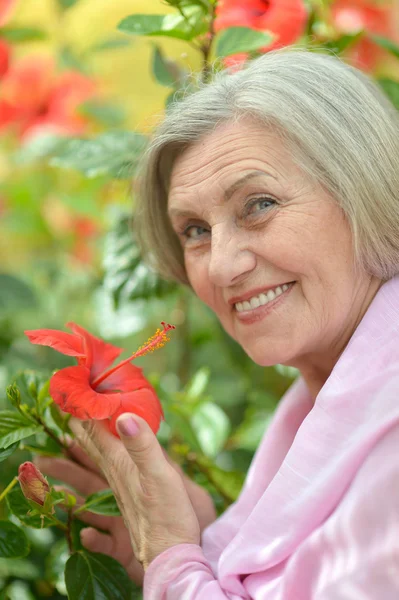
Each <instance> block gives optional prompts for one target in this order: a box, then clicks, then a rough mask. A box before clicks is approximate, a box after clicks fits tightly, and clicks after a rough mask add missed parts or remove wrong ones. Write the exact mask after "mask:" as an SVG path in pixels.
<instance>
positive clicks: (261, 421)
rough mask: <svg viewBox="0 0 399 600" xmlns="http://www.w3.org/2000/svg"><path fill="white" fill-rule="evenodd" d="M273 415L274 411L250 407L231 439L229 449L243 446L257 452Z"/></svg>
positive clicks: (242, 447)
mask: <svg viewBox="0 0 399 600" xmlns="http://www.w3.org/2000/svg"><path fill="white" fill-rule="evenodd" d="M272 417H273V412H272V411H261V410H257V409H254V408H252V407H249V408H248V409H247V411H246V415H245V419H244V421H243V422H242V423H241V424H240V425H239V427H238V428H237V429H236V430H235V432H234V435H233V436H231V438H230V439H229V449H231V448H241V449H244V450H248V451H249V452H255V450H256V449H257V447H258V446H259V443H260V441H261V440H262V438H263V436H264V433H265V431H266V429H267V427H268V425H269V423H270V421H271V419H272Z"/></svg>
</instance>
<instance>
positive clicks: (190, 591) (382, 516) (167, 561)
mask: <svg viewBox="0 0 399 600" xmlns="http://www.w3.org/2000/svg"><path fill="white" fill-rule="evenodd" d="M398 449H399V427H395V428H394V429H392V430H391V431H390V432H389V433H388V434H386V435H385V436H384V438H383V439H382V440H381V441H380V442H379V444H378V445H377V446H376V447H375V448H374V450H373V451H372V452H371V454H370V455H369V457H368V458H367V459H366V461H365V462H364V463H363V465H362V466H361V468H360V469H359V471H358V473H357V475H356V477H355V479H354V480H353V482H352V484H351V486H350V488H349V489H348V491H347V493H346V494H345V496H344V498H343V499H342V501H341V503H340V504H339V506H338V507H337V509H336V510H335V511H334V512H333V513H332V514H331V515H330V517H329V518H328V519H327V520H326V521H325V522H324V523H323V525H322V526H321V527H319V528H318V529H316V530H315V531H314V532H313V533H312V534H311V535H310V536H309V537H308V538H306V540H305V541H304V542H303V543H302V544H301V545H300V546H299V547H298V548H297V549H296V551H295V552H294V553H293V554H292V555H291V557H290V558H289V559H288V561H287V562H286V563H285V565H284V568H283V569H282V570H279V571H278V573H279V574H278V576H276V578H275V579H274V580H273V578H271V574H270V573H269V572H263V573H262V572H261V573H259V572H258V573H256V574H254V575H251V574H247V575H246V576H245V577H232V578H231V580H229V578H224V584H223V585H221V583H220V582H219V580H218V578H217V576H216V574H215V571H214V570H213V568H212V565H211V563H210V562H209V560H208V559H207V557H206V556H205V554H204V552H203V550H202V548H201V547H200V546H196V545H193V544H180V545H178V546H174V547H172V548H169V549H168V550H166V551H165V552H163V553H162V554H160V555H159V556H158V557H157V558H156V559H155V560H154V561H153V562H152V563H151V564H150V566H149V568H148V569H147V571H146V573H145V577H144V600H208V599H210V598H212V600H225V599H229V600H354V599H356V600H363V599H364V600H366V599H367V600H382V599H384V600H398V598H399V459H398V454H399V453H398Z"/></svg>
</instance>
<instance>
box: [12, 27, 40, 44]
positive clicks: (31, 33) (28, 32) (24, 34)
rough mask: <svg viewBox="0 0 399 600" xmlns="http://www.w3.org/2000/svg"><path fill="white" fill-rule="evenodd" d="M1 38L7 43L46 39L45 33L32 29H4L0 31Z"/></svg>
mask: <svg viewBox="0 0 399 600" xmlns="http://www.w3.org/2000/svg"><path fill="white" fill-rule="evenodd" d="M1 37H2V38H4V39H6V40H7V41H8V42H14V43H18V42H36V41H38V40H45V39H47V33H46V32H45V31H42V30H41V29H35V28H33V27H17V28H12V29H11V28H6V29H2V30H1Z"/></svg>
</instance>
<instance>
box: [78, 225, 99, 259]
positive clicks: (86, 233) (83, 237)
mask: <svg viewBox="0 0 399 600" xmlns="http://www.w3.org/2000/svg"><path fill="white" fill-rule="evenodd" d="M71 229H72V231H73V233H74V237H75V240H74V244H73V248H72V256H73V257H74V258H76V259H77V260H78V261H80V262H82V263H86V264H91V263H92V262H93V249H92V247H91V244H90V238H94V237H96V236H97V235H98V234H99V232H100V229H99V227H98V226H97V225H96V223H95V222H94V221H93V219H90V218H89V217H83V216H75V217H73V218H72V227H71Z"/></svg>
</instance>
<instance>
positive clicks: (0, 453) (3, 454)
mask: <svg viewBox="0 0 399 600" xmlns="http://www.w3.org/2000/svg"><path fill="white" fill-rule="evenodd" d="M18 446H19V442H16V443H15V444H11V446H8V448H6V449H5V450H0V462H2V461H3V460H5V459H6V458H8V457H9V456H11V454H13V453H14V452H15V450H16V449H17V448H18Z"/></svg>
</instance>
